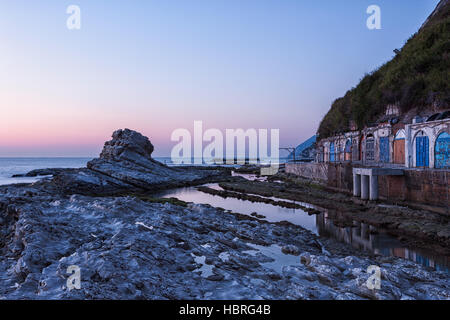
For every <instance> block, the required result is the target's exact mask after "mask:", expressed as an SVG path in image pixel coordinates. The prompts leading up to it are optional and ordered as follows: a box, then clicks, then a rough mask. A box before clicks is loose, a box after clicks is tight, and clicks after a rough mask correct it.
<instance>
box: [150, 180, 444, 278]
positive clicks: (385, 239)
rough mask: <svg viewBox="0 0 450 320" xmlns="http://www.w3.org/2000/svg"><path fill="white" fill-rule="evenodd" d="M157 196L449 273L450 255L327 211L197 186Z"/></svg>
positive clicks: (214, 185) (215, 186)
mask: <svg viewBox="0 0 450 320" xmlns="http://www.w3.org/2000/svg"><path fill="white" fill-rule="evenodd" d="M206 186H208V187H210V188H214V189H220V187H219V186H218V185H217V184H208V185H206ZM156 196H159V197H165V198H170V197H174V198H178V199H180V200H182V201H186V202H194V203H202V204H209V205H211V206H213V207H220V208H224V209H226V210H231V211H233V212H238V213H242V214H247V215H250V214H252V213H253V212H257V213H258V214H260V215H264V216H265V217H266V218H265V220H267V221H269V222H279V221H289V222H291V223H293V224H296V225H299V226H301V227H303V228H305V229H307V230H309V231H311V232H313V233H314V234H316V235H319V236H321V237H326V238H332V239H335V240H337V241H339V242H344V243H347V244H350V245H351V246H352V247H354V248H355V249H358V250H361V251H367V252H372V253H374V254H381V255H384V256H396V257H399V258H403V259H408V260H412V261H415V262H417V263H419V264H422V265H425V266H428V267H431V268H434V269H436V270H441V271H446V272H449V273H450V257H446V256H442V255H437V254H433V253H432V252H428V251H426V250H422V249H418V248H406V247H404V246H403V244H402V243H401V242H400V241H399V240H397V239H396V238H395V237H392V236H390V235H388V234H386V233H385V232H383V230H377V229H376V228H375V227H373V226H371V225H368V224H364V223H359V222H356V221H355V222H354V223H353V226H352V227H338V226H336V225H334V223H333V221H332V220H331V219H329V218H328V214H327V212H326V211H323V212H322V213H321V214H319V215H315V216H314V215H312V216H310V215H308V214H307V213H306V212H305V211H303V210H301V209H289V208H282V207H278V206H274V205H271V204H267V203H260V202H251V201H248V200H240V199H236V198H226V199H224V198H222V197H219V196H215V195H211V194H207V193H203V192H200V191H198V190H197V188H195V187H189V188H181V189H174V190H167V191H164V192H162V193H159V194H157V195H156ZM273 199H276V200H283V199H277V198H273ZM283 201H289V200H283ZM300 204H301V205H303V206H306V207H313V208H314V206H312V205H309V204H305V203H300ZM317 209H318V208H317Z"/></svg>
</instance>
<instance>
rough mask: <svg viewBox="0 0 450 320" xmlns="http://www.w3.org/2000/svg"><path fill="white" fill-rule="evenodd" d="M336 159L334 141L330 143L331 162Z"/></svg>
mask: <svg viewBox="0 0 450 320" xmlns="http://www.w3.org/2000/svg"><path fill="white" fill-rule="evenodd" d="M334 161H335V156H334V142H332V143H330V162H334Z"/></svg>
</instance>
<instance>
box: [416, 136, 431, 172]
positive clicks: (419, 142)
mask: <svg viewBox="0 0 450 320" xmlns="http://www.w3.org/2000/svg"><path fill="white" fill-rule="evenodd" d="M428 146H429V142H428V137H427V136H420V137H416V167H428Z"/></svg>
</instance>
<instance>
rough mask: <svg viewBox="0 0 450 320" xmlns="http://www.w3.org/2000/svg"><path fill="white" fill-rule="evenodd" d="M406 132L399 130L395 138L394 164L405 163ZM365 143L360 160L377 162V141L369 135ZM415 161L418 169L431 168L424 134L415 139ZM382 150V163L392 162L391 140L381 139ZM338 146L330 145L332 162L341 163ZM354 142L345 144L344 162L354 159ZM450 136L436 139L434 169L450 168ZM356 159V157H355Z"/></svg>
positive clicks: (363, 138) (348, 141) (332, 143)
mask: <svg viewBox="0 0 450 320" xmlns="http://www.w3.org/2000/svg"><path fill="white" fill-rule="evenodd" d="M405 139H406V137H405V132H404V131H403V130H399V131H398V132H397V134H396V135H395V138H394V144H393V147H394V150H393V151H394V153H393V154H394V158H393V162H394V163H397V164H404V163H405ZM363 143H365V154H364V153H363V148H359V150H357V151H359V152H357V153H356V154H358V156H359V160H362V159H363V158H365V160H367V161H373V160H375V140H374V137H373V135H368V136H367V137H364V136H363V137H361V140H360V146H362V145H363ZM414 143H415V151H416V154H415V160H416V167H425V168H426V167H429V164H430V156H429V150H430V141H429V138H428V136H426V135H425V134H424V133H423V132H422V133H419V134H418V135H417V136H416V138H415V141H414ZM379 148H380V150H379V151H380V161H381V162H386V163H388V162H390V161H389V154H390V152H389V139H388V138H387V137H382V138H380V143H379ZM336 149H337V148H336V146H335V144H334V142H331V143H330V159H329V160H330V162H336V161H340V159H338V152H337V150H336ZM352 151H353V146H352V140H351V139H348V140H347V141H346V143H345V148H344V160H345V161H350V160H351V159H352ZM449 151H450V135H449V134H448V133H447V132H442V133H441V134H440V135H439V136H438V138H437V139H436V144H435V148H434V158H435V163H434V167H435V168H439V169H447V168H450V156H449ZM353 158H354V156H353Z"/></svg>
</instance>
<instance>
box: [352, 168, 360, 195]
mask: <svg viewBox="0 0 450 320" xmlns="http://www.w3.org/2000/svg"><path fill="white" fill-rule="evenodd" d="M353 195H354V196H355V197H359V196H360V195H361V175H360V174H356V173H354V174H353Z"/></svg>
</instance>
